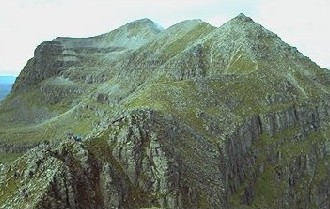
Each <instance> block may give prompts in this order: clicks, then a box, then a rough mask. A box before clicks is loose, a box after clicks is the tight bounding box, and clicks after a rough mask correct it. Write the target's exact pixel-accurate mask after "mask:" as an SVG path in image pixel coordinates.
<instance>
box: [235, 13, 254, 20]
mask: <svg viewBox="0 0 330 209" xmlns="http://www.w3.org/2000/svg"><path fill="white" fill-rule="evenodd" d="M231 21H236V22H253V20H252V19H251V18H250V17H247V16H245V15H244V14H243V13H240V14H239V15H237V16H236V17H235V18H233V19H232V20H231Z"/></svg>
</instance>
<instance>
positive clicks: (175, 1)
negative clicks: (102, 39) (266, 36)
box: [0, 0, 330, 76]
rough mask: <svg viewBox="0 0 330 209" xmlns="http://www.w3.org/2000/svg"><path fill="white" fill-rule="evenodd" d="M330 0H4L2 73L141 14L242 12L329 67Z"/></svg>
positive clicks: (156, 17)
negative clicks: (52, 46)
mask: <svg viewBox="0 0 330 209" xmlns="http://www.w3.org/2000/svg"><path fill="white" fill-rule="evenodd" d="M329 11H330V1H329V0H276V1H271V0H0V75H14V76H17V75H18V74H19V72H20V71H21V70H22V69H23V68H24V66H25V64H26V62H27V60H28V59H30V58H32V57H33V52H34V50H35V48H36V47H37V46H38V45H39V44H40V43H41V42H42V41H47V40H53V39H55V38H56V37H63V36H64V37H91V36H96V35H100V34H103V33H107V32H110V31H111V30H114V29H116V28H118V27H119V26H121V25H123V24H125V23H128V22H132V21H134V20H137V19H142V18H149V19H151V20H152V21H154V22H156V23H158V24H159V25H161V26H163V27H164V28H167V27H169V26H171V25H173V24H175V23H178V22H181V21H183V20H188V19H202V20H203V21H205V22H208V23H210V24H212V25H214V26H217V27H219V26H221V25H222V24H223V23H225V22H227V21H228V20H230V19H231V18H234V17H235V16H237V15H238V14H239V13H244V14H245V15H246V16H249V17H251V18H252V19H253V20H254V21H255V22H258V23H260V24H262V25H263V26H264V27H266V28H267V29H269V30H271V31H273V32H274V33H276V34H277V35H278V36H279V37H281V38H282V40H284V41H285V42H287V43H289V44H290V45H292V46H295V47H297V48H298V50H299V51H300V52H302V53H303V54H304V55H306V56H308V57H310V58H311V59H312V60H313V61H315V62H316V63H317V64H318V65H320V66H321V67H327V68H329V69H330V56H329V55H330V23H329V21H328V20H330V12H329Z"/></svg>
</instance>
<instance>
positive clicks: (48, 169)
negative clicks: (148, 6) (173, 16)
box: [0, 14, 330, 209]
mask: <svg viewBox="0 0 330 209" xmlns="http://www.w3.org/2000/svg"><path fill="white" fill-rule="evenodd" d="M329 82H330V75H329V71H328V70H327V69H322V68H320V67H319V66H318V65H317V64H315V63H314V62H312V61H311V60H310V59H309V58H308V57H305V56H304V55H302V54H301V53H300V52H299V51H298V50H297V49H296V48H294V47H291V46H289V45H288V44H287V43H284V42H283V41H282V40H281V39H280V38H279V37H277V35H276V34H274V33H273V32H270V31H268V30H267V29H265V28H263V27H262V26H261V25H259V24H257V23H255V22H254V21H253V20H252V19H251V18H249V17H246V16H245V15H243V14H240V15H239V16H237V17H235V18H234V19H232V20H230V21H229V22H227V23H226V24H224V25H222V26H221V27H219V28H216V27H214V26H211V25H209V24H208V23H204V22H202V21H200V20H190V21H184V22H181V23H178V24H176V25H174V26H172V27H170V28H168V29H165V30H163V29H160V28H159V27H158V26H157V25H156V24H154V23H152V22H151V21H150V20H148V19H143V20H139V21H135V22H133V23H129V24H126V25H124V26H122V27H120V28H118V29H117V30H114V31H112V32H110V33H107V34H104V35H101V36H97V37H91V38H86V39H73V38H57V39H55V40H53V41H50V42H44V43H42V44H41V45H40V46H39V47H38V48H37V49H36V52H35V56H34V58H32V59H31V60H29V61H28V63H27V65H26V67H25V68H24V70H23V71H22V72H21V74H20V76H19V78H18V79H17V80H16V82H15V85H14V88H13V91H12V92H11V95H10V96H9V97H8V98H7V99H6V100H5V101H4V102H3V103H2V104H1V106H0V122H1V123H2V124H4V125H3V126H2V129H0V138H1V140H0V148H1V149H0V150H1V153H2V155H3V156H8V155H10V154H13V155H15V153H18V154H19V153H21V152H22V151H24V150H27V149H30V148H31V147H35V148H32V149H30V150H29V151H27V152H26V153H25V154H24V155H23V156H22V157H21V158H18V159H17V160H16V161H14V162H12V163H10V162H8V163H4V164H1V168H0V169H1V171H0V188H1V197H0V208H224V209H225V208H228V209H229V208H250V209H253V208H324V209H325V208H329V207H330V189H329V188H330V181H329V173H330V172H329V170H330V167H329V163H330V158H329V154H330V153H329V150H330V149H329V144H330V143H329V142H330V141H329V136H330V131H329V125H330V123H329V115H330V112H329V105H330V104H329V98H330V97H329V96H330V94H329V92H330V88H329V87H330V85H329V84H330V83H329ZM68 133H70V134H74V135H80V136H82V138H83V142H82V143H80V142H75V141H73V140H72V139H68V137H67V134H68ZM43 140H46V141H45V142H42V143H41V144H40V145H39V146H36V145H37V144H38V143H40V142H41V141H43ZM2 159H6V158H2ZM10 159H11V158H10ZM8 161H9V160H8Z"/></svg>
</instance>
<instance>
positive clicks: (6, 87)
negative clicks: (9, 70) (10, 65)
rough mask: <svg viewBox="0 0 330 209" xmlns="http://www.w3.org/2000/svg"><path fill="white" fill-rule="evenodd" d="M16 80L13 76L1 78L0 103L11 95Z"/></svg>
mask: <svg viewBox="0 0 330 209" xmlns="http://www.w3.org/2000/svg"><path fill="white" fill-rule="evenodd" d="M15 79H16V78H15V77H13V76H0V101H1V100H3V99H4V98H5V97H6V96H7V95H8V94H9V92H10V90H11V86H12V85H13V83H14V81H15Z"/></svg>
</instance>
